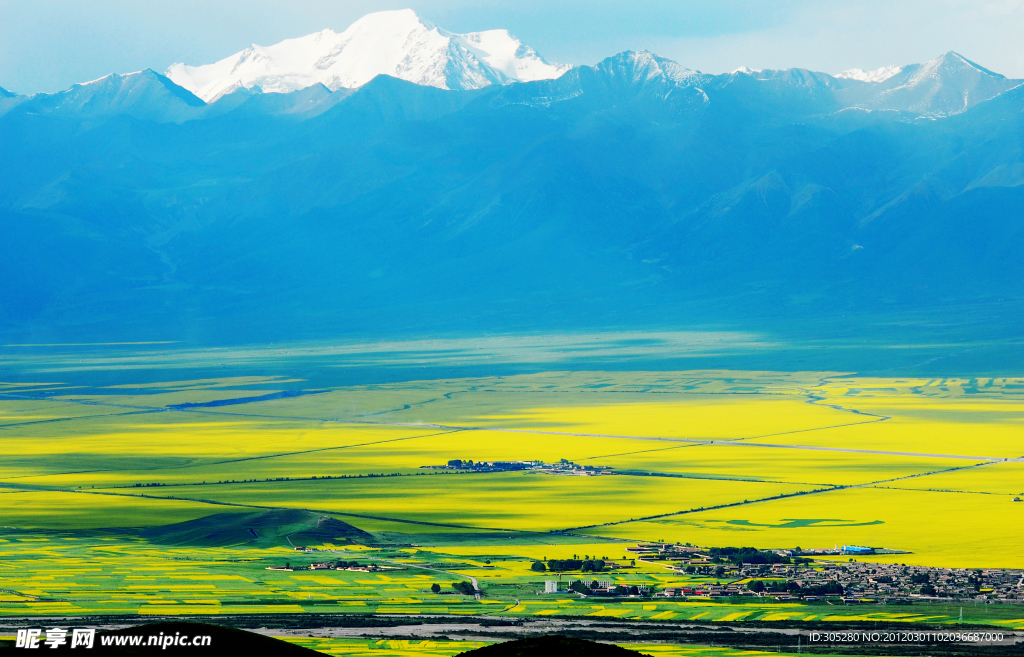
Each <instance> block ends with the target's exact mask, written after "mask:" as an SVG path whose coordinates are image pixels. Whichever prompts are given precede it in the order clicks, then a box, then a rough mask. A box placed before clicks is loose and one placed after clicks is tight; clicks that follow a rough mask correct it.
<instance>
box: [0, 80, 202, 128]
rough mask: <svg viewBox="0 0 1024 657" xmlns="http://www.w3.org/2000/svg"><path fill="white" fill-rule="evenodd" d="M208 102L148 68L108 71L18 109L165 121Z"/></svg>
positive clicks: (27, 101)
mask: <svg viewBox="0 0 1024 657" xmlns="http://www.w3.org/2000/svg"><path fill="white" fill-rule="evenodd" d="M205 106H206V103H204V102H203V101H202V100H200V99H199V98H197V97H196V96H194V95H193V94H192V93H191V92H189V91H187V90H185V89H182V88H181V87H179V86H178V85H176V84H174V83H173V82H171V81H170V80H169V79H167V78H166V77H164V76H162V75H160V74H159V73H156V72H154V71H151V70H149V69H146V70H144V71H138V72H137V73H127V74H125V75H117V74H112V75H107V76H105V77H102V78H100V79H98V80H93V81H92V82H86V83H84V84H76V85H74V86H72V87H71V88H70V89H68V90H67V91H61V92H58V93H54V94H35V95H33V96H30V97H28V98H26V99H25V100H24V102H22V103H20V104H19V105H18V111H20V112H28V113H37V114H42V115H52V116H63V117H75V118H77V119H81V118H83V117H90V118H97V117H111V116H131V117H134V118H138V119H145V120H150V121H156V122H160V123H164V122H170V121H182V120H187V119H189V118H194V117H196V116H198V115H199V114H200V113H201V112H202V110H203V108H204V107H205Z"/></svg>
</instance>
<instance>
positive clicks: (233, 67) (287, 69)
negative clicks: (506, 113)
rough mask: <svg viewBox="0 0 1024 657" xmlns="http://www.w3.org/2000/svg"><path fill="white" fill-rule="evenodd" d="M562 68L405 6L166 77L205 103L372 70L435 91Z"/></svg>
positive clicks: (357, 81) (355, 77)
mask: <svg viewBox="0 0 1024 657" xmlns="http://www.w3.org/2000/svg"><path fill="white" fill-rule="evenodd" d="M567 68H568V67H564V66H552V65H551V64H548V63H547V62H545V61H544V60H543V59H542V58H541V57H540V56H539V55H538V54H537V53H536V52H535V51H534V50H533V49H532V48H529V47H528V46H525V45H523V44H522V43H520V42H519V41H518V40H517V39H515V38H514V37H513V36H511V35H510V34H509V33H508V32H507V31H505V30H490V31H487V32H474V33H470V34H453V33H451V32H447V31H445V30H442V29H440V28H438V27H437V26H435V25H434V24H432V23H430V22H429V21H425V20H423V19H422V18H420V17H419V16H417V15H416V14H415V12H413V11H412V10H411V9H405V10H400V11H382V12H377V13H373V14H368V15H366V16H364V17H363V18H361V19H359V20H358V21H356V22H355V23H353V24H352V25H351V26H350V27H349V28H348V29H346V30H345V31H344V32H342V33H341V34H337V33H336V32H334V31H332V30H323V31H322V32H317V33H316V34H310V35H308V36H304V37H300V38H297V39H288V40H286V41H282V42H281V43H278V44H276V45H273V46H269V47H262V46H256V45H253V46H251V47H250V48H247V49H246V50H243V51H242V52H240V53H237V54H235V55H232V56H231V57H227V58H225V59H223V60H221V61H219V62H217V63H215V64H209V65H206V66H186V65H184V64H174V65H173V66H171V67H170V68H169V69H168V70H167V77H168V78H170V79H171V80H173V81H174V82H175V83H177V84H179V85H181V86H182V87H184V88H186V89H189V90H190V91H192V92H193V93H195V94H196V95H198V96H199V97H201V98H203V99H204V100H207V101H212V100H215V99H217V98H219V97H220V96H221V95H223V94H225V93H229V92H230V91H232V90H234V89H238V88H252V87H259V88H261V89H262V90H263V91H264V92H290V91H296V90H298V89H303V88H305V87H309V86H312V85H314V84H318V83H319V84H323V85H324V86H326V87H327V88H329V89H332V90H337V89H341V88H354V87H359V86H362V85H364V84H366V83H367V82H369V81H370V80H371V79H373V78H374V77H375V76H377V75H390V76H393V77H396V78H400V79H402V80H408V81H410V82H415V83H416V84H422V85H428V86H432V87H439V88H441V89H479V88H481V87H485V86H488V85H492V84H499V85H500V84H505V83H507V82H512V81H529V80H540V79H547V78H554V77H558V76H559V75H561V74H562V73H563V72H565V70H567Z"/></svg>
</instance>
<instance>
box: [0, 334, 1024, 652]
mask: <svg viewBox="0 0 1024 657" xmlns="http://www.w3.org/2000/svg"><path fill="white" fill-rule="evenodd" d="M147 358H148V359H149V360H147ZM267 358H270V357H269V356H268V357H267ZM90 362H91V365H88V364H87V365H88V366H87V367H85V368H84V370H83V369H81V368H80V367H79V366H78V365H76V364H75V363H72V362H67V363H64V365H65V366H61V361H59V359H51V358H47V359H41V360H39V361H37V362H36V363H35V369H34V370H33V369H31V368H28V367H27V365H26V364H25V363H22V364H21V366H22V367H23V368H26V372H25V373H23V374H22V376H21V379H19V378H18V377H11V378H12V380H11V381H8V382H6V383H3V384H0V440H2V441H3V446H4V458H3V459H2V460H0V509H2V511H0V514H2V515H0V603H2V605H0V614H3V615H7V616H24V615H46V616H51V615H55V614H56V615H60V614H68V615H72V614H73V615H81V614H111V615H117V614H140V615H146V616H148V615H203V616H205V615H223V614H242V613H278V614H305V613H325V612H330V613H401V614H496V615H507V616H517V615H529V616H547V615H571V616H584V615H585V616H593V617H601V616H609V617H616V618H654V619H659V620H704V621H716V620H718V621H742V620H761V621H789V622H799V621H805V620H806V621H819V622H820V621H832V620H837V621H855V620H860V621H886V622H932V623H943V622H954V621H958V620H959V613H960V606H959V605H957V606H943V605H940V604H925V603H921V604H914V605H905V606H900V607H890V608H886V607H884V606H876V607H842V606H839V607H837V606H826V605H824V604H795V603H781V602H776V601H772V600H769V599H765V600H763V601H761V600H758V601H756V602H751V601H731V602H719V601H712V600H705V601H693V600H689V601H680V600H672V599H666V598H660V599H659V598H654V599H621V600H620V599H610V600H606V601H601V602H600V603H595V602H594V600H593V599H580V598H577V597H575V596H569V595H564V594H563V595H559V596H550V595H548V596H545V595H538V594H537V591H538V589H542V588H543V580H544V579H545V578H546V577H545V576H544V575H543V574H541V575H538V574H537V573H535V572H532V571H531V570H530V568H529V567H530V563H531V562H532V560H535V559H543V558H569V557H572V556H573V555H577V556H578V555H587V556H594V557H607V558H608V559H609V560H610V561H615V562H616V563H619V564H621V565H628V564H630V562H631V561H632V559H633V558H634V557H635V555H633V554H631V553H629V552H627V551H626V548H627V547H629V546H632V545H635V544H636V543H637V542H640V541H669V542H680V543H693V544H696V545H702V546H727V545H750V546H755V547H758V548H761V549H771V548H791V547H793V546H796V545H801V546H803V547H804V548H827V547H831V546H833V545H836V544H867V545H873V546H876V547H885V548H889V549H893V550H899V551H902V552H903V553H902V554H898V555H886V556H881V555H880V556H877V557H875V559H876V560H877V561H879V562H882V561H898V562H899V563H906V564H918V565H928V566H949V567H972V568H1021V567H1024V556H1022V554H1024V553H1022V552H1021V551H1020V549H1019V545H1020V543H1021V538H1022V534H1021V530H1020V527H1021V526H1022V524H1024V523H1022V521H1024V503H1018V502H1014V501H1013V498H1014V497H1016V496H1020V495H1024V478H1022V477H1021V474H1022V470H1021V468H1022V467H1024V463H1021V461H1020V459H1021V457H1022V456H1024V379H1005V378H1004V379H907V378H902V379H897V378H892V379H880V378H860V377H855V376H850V375H845V374H842V373H834V372H833V373H829V372H805V373H773V372H742V371H678V372H645V371H624V372H600V371H592V372H558V371H553V372H537V373H524V374H512V375H503V376H474V377H463V378H433V379H411V380H403V381H398V382H383V383H375V384H360V385H353V384H345V385H325V384H324V382H323V381H317V382H316V385H313V384H311V383H309V382H307V381H306V380H305V379H304V378H303V377H302V376H298V375H293V374H289V373H281V374H274V375H266V376H255V375H254V376H242V377H227V378H219V377H216V376H210V375H205V374H204V375H201V376H196V377H195V378H189V377H184V376H181V372H180V371H179V369H182V366H181V363H180V362H179V361H178V360H175V358H174V357H173V355H163V356H160V357H157V356H155V355H152V354H150V355H149V356H141V355H140V356H136V357H134V360H133V359H131V358H128V357H127V356H125V357H124V358H122V359H121V360H119V361H118V360H116V359H111V358H107V359H106V360H103V359H99V358H96V359H93V360H92V361H90ZM111 363H120V364H121V366H122V368H123V369H121V370H118V372H117V375H116V377H115V378H116V381H117V383H110V382H109V380H107V379H110V378H111V377H109V376H107V375H104V374H102V373H103V372H107V371H108V370H107V369H105V368H106V367H107V366H108V365H110V364H111ZM145 363H148V366H147V367H148V369H145V370H144V371H136V370H137V368H141V364H145ZM83 372H84V374H83ZM133 376H137V377H138V379H137V380H133ZM19 380H23V381H25V382H23V383H19V382H18V381H19ZM451 459H463V460H467V459H472V460H474V461H477V462H480V461H514V460H524V461H544V462H547V463H553V462H557V461H559V460H560V459H566V460H569V461H573V462H575V463H577V464H580V465H588V466H601V467H606V468H611V470H610V472H611V474H601V475H596V476H571V475H564V474H562V475H560V474H550V473H545V472H470V473H455V472H449V471H443V470H436V469H429V468H424V467H423V466H436V465H442V464H445V463H447V462H448V461H449V460H451ZM296 545H302V546H314V547H317V548H319V549H322V550H325V551H326V552H313V553H302V552H296V551H295V550H294V549H293V546H296ZM323 559H331V560H334V559H346V560H348V559H351V560H363V563H376V564H378V565H380V566H383V567H385V568H386V569H385V570H381V571H378V572H360V571H338V570H330V571H296V570H292V571H285V570H268V569H267V568H268V567H270V566H283V565H284V564H285V563H290V564H294V565H306V564H309V563H312V562H314V561H318V560H323ZM470 577H472V578H476V579H477V581H478V582H479V585H480V588H481V589H482V590H483V591H484V592H485V595H484V596H483V598H482V599H480V600H476V599H474V598H473V597H472V596H465V595H460V594H457V593H455V592H454V591H452V589H451V587H450V584H451V583H453V582H456V581H461V580H464V579H466V578H470ZM603 577H604V576H603ZM607 578H608V579H611V580H612V581H613V582H615V583H619V584H625V585H634V584H647V585H648V586H651V587H655V588H658V589H660V588H663V587H666V586H680V585H687V584H692V583H700V582H710V581H711V580H710V579H709V578H701V577H698V576H695V575H694V576H685V575H682V574H680V573H677V572H674V571H672V570H669V569H667V568H666V567H665V566H663V565H658V564H647V563H636V564H635V567H627V568H624V569H622V570H617V571H614V572H613V574H611V575H608V576H607ZM435 582H438V583H440V584H442V585H443V589H442V593H441V594H437V593H433V592H431V590H430V585H431V584H433V583H435ZM964 620H965V622H975V623H986V624H994V625H999V626H1003V627H1007V628H1024V608H1022V607H1020V606H1017V605H982V606H977V605H974V606H970V605H968V606H967V607H964ZM392 643H393V642H392ZM385 644H387V645H385ZM442 644H443V642H422V645H420V644H415V645H411V644H410V645H406V644H402V645H401V646H399V645H398V644H397V643H395V644H394V645H391V644H388V643H387V642H384V643H379V644H378V643H374V642H369V643H368V642H366V641H362V642H361V643H360V642H359V641H355V642H348V643H346V642H345V641H336V642H334V643H331V642H327V643H325V644H323V645H320V646H319V647H318V649H322V650H323V651H325V652H329V653H331V654H339V655H355V654H378V653H381V652H382V651H390V652H391V653H396V652H399V653H400V652H402V651H407V652H410V654H413V653H415V654H438V655H441V654H445V655H446V654H454V653H452V652H450V651H451V650H454V649H455V648H453V647H452V646H447V645H442ZM456 647H457V646H456ZM385 649H386V650H385ZM659 650H661V652H657V651H656V652H657V654H666V655H668V654H673V655H674V654H684V653H685V654H705V653H699V652H693V650H691V649H690V648H687V649H685V650H684V649H683V648H680V651H681V652H680V651H677V652H672V651H668V652H666V650H668V648H663V649H662V648H659ZM709 650H710V649H709ZM687 651H689V652H687ZM652 654H654V653H652ZM707 654H716V655H717V654H724V653H722V652H713V653H712V652H708V653H707ZM729 654H730V655H731V654H734V653H729ZM735 654H740V653H735ZM749 654H753V653H749Z"/></svg>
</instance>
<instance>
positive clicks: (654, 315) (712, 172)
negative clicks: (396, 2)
mask: <svg viewBox="0 0 1024 657" xmlns="http://www.w3.org/2000/svg"><path fill="white" fill-rule="evenodd" d="M965 98H966V100H965ZM858 105H862V106H863V107H858ZM0 144H2V145H3V146H2V147H3V153H4V157H3V158H0V243H2V244H4V245H5V257H4V258H2V259H0V277H2V279H3V280H4V281H5V284H4V285H3V286H0V338H3V340H5V341H6V342H4V343H5V344H6V343H10V342H14V341H18V340H27V341H31V342H51V341H60V340H63V339H66V338H73V340H71V341H81V340H83V339H86V338H88V337H96V338H97V339H99V338H102V339H103V340H109V339H115V338H116V339H136V340H138V339H182V336H186V337H187V338H188V339H191V340H195V341H205V342H209V343H217V344H221V343H225V342H240V341H265V340H277V339H297V338H304V337H324V336H334V335H339V334H352V333H360V334H364V335H370V334H372V335H382V334H385V333H390V332H401V331H414V332H420V333H424V332H425V333H430V332H460V331H495V330H502V331H507V330H550V329H567V330H575V329H579V328H586V327H594V326H621V327H626V326H644V327H647V326H683V325H693V324H702V325H706V324H714V323H722V322H724V323H728V324H729V325H731V326H738V327H741V328H751V327H761V326H763V324H764V322H765V321H766V319H765V318H768V317H776V318H782V319H781V320H779V321H783V320H785V321H790V322H802V321H805V320H807V321H810V320H816V319H821V318H842V321H843V322H848V323H849V325H848V326H846V327H845V330H848V331H849V333H850V334H851V335H864V336H870V328H869V327H870V326H871V322H872V321H876V320H875V319H872V318H880V317H889V316H891V313H893V312H896V311H898V312H900V313H901V314H900V316H901V317H903V316H910V315H912V314H913V313H915V312H919V311H922V309H928V310H929V312H932V311H935V312H939V313H949V314H950V316H952V315H954V314H958V313H960V314H962V313H966V312H969V310H964V309H970V308H974V307H977V306H978V304H986V303H1007V302H1012V301H1014V300H1024V283H1022V281H1024V259H1021V258H1020V257H1019V254H1020V253H1021V251H1022V250H1024V159H1022V155H1021V153H1022V152H1024V148H1022V144H1024V87H1022V86H1020V85H1019V84H1018V81H1013V80H1007V79H1005V78H1003V77H1002V76H998V75H997V74H994V73H991V72H988V71H986V70H984V69H982V68H981V67H978V66H977V65H974V64H971V63H970V62H968V61H967V60H963V58H960V57H959V56H956V55H954V54H948V55H947V56H944V57H940V58H938V59H936V60H933V62H929V63H928V64H925V65H921V66H918V67H904V68H903V69H901V71H900V72H898V73H896V74H894V75H891V76H888V77H887V78H886V79H885V80H882V81H881V82H866V81H864V80H858V79H854V78H851V77H846V78H839V77H834V76H830V75H827V74H824V73H816V72H812V71H807V70H803V69H790V70H786V71H737V72H734V73H730V74H725V75H707V74H703V73H699V72H697V71H692V70H689V69H686V68H685V67H683V66H681V65H679V64H677V63H675V62H672V61H671V60H667V59H664V58H661V57H658V56H656V55H653V54H651V53H647V52H624V53H620V54H618V55H615V56H613V57H609V58H607V59H606V60H604V61H602V62H599V63H598V64H597V65H595V66H577V67H574V68H572V69H571V70H569V71H567V72H565V73H564V74H563V75H560V76H559V77H557V78H552V79H542V80H534V81H529V82H517V83H515V84H492V85H487V86H483V87H480V88H477V89H468V90H445V89H441V88H438V87H434V86H428V85H419V84H414V83H411V82H408V81H405V80H401V79H397V78H395V77H390V76H377V77H375V78H373V79H372V80H370V81H369V82H368V83H366V84H364V85H362V86H360V87H358V88H356V89H348V88H340V89H338V90H336V91H332V90H331V89H329V88H328V87H326V86H325V85H323V84H314V85H312V86H309V87H306V88H303V89H301V90H298V91H294V92H290V93H263V92H261V90H259V89H257V88H253V89H247V88H238V89H236V90H235V91H233V92H231V93H227V94H224V95H222V96H221V97H220V98H219V99H218V100H216V101H215V102H210V103H206V102H203V101H202V99H200V98H198V97H197V96H195V95H194V94H192V93H191V92H189V91H188V90H186V89H183V88H181V87H180V86H178V85H175V84H174V83H173V82H172V81H171V80H170V79H168V78H167V77H165V76H162V75H160V74H158V73H155V72H153V71H148V70H147V71H141V72H138V73H134V74H128V75H112V76H107V77H105V78H102V79H100V80H96V81H93V82H90V83H86V84H82V85H75V86H74V87H72V89H70V90H67V91H65V92H60V93H58V94H37V95H34V96H17V97H11V98H4V99H0ZM935 309H938V310H935ZM951 309H953V310H951ZM887 313H889V314H887ZM997 320H998V318H997ZM836 321H839V319H836ZM877 321H882V320H880V319H879V320H877ZM998 321H1004V323H1005V326H1003V329H1004V330H1006V331H1014V330H1017V328H1019V323H1015V321H1016V320H1014V319H1013V318H1008V319H1005V320H998ZM998 321H995V322H993V323H992V325H993V326H996V325H997V324H998ZM988 328H989V327H986V330H988ZM992 330H995V329H994V328H993V329H992Z"/></svg>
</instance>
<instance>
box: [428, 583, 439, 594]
mask: <svg viewBox="0 0 1024 657" xmlns="http://www.w3.org/2000/svg"><path fill="white" fill-rule="evenodd" d="M430 592H431V593H440V592H441V585H440V584H438V583H437V582H434V583H433V584H431V585H430Z"/></svg>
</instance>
